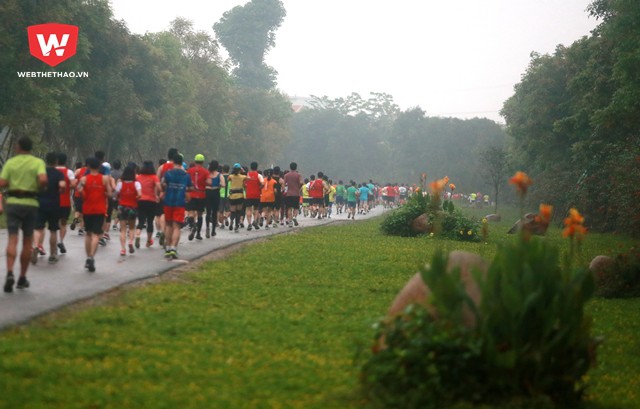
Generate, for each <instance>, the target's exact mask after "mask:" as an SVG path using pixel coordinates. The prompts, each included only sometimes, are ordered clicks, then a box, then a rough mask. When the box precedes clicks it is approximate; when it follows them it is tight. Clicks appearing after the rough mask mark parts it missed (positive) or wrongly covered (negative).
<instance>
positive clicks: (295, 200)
mask: <svg viewBox="0 0 640 409" xmlns="http://www.w3.org/2000/svg"><path fill="white" fill-rule="evenodd" d="M284 204H285V206H287V208H288V209H289V208H291V209H297V208H298V207H300V196H285V197H284Z"/></svg>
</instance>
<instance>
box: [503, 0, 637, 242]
mask: <svg viewBox="0 0 640 409" xmlns="http://www.w3.org/2000/svg"><path fill="white" fill-rule="evenodd" d="M589 12H590V13H591V15H592V16H594V17H596V18H598V19H600V21H601V23H600V25H599V26H598V27H597V28H596V29H595V30H594V31H593V32H592V34H591V35H590V36H588V37H584V38H582V39H580V40H578V41H576V42H574V43H573V44H571V45H570V46H566V47H565V46H562V45H560V46H558V47H557V48H556V50H555V53H553V54H552V55H540V54H532V59H531V62H530V65H529V67H528V68H527V71H526V72H525V74H524V75H523V76H522V81H521V82H520V83H519V84H517V85H516V87H515V94H514V95H513V96H512V97H511V98H509V99H508V100H507V101H506V102H505V103H504V107H503V109H502V114H503V116H504V117H505V120H506V123H507V131H508V133H509V134H510V135H511V136H512V137H513V139H512V141H511V146H510V150H509V156H510V158H511V165H512V166H514V167H518V168H519V169H525V170H527V173H528V174H529V175H530V176H531V177H532V178H534V179H535V180H536V181H540V182H539V183H538V182H537V183H536V186H534V188H533V189H532V190H531V192H530V195H529V200H530V201H531V203H540V202H542V201H544V202H545V203H551V204H553V205H554V206H555V208H556V209H561V211H567V210H568V209H569V208H570V207H576V206H577V207H579V208H580V209H581V210H582V211H583V213H584V214H585V217H586V219H587V223H588V225H589V227H590V229H591V230H598V231H620V232H625V233H629V234H634V235H638V234H640V201H639V200H638V197H637V195H636V194H635V192H637V180H638V178H639V177H640V167H639V166H638V158H639V157H640V126H639V125H638V121H637V118H638V116H640V102H639V101H640V97H639V96H640V95H639V94H638V90H639V89H640V76H638V75H637V72H638V71H637V66H638V64H640V26H639V25H638V24H636V22H637V21H639V20H640V7H639V6H638V2H635V1H632V0H595V1H593V2H592V4H591V5H590V7H589Z"/></svg>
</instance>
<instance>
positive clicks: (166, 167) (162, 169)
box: [156, 148, 178, 246]
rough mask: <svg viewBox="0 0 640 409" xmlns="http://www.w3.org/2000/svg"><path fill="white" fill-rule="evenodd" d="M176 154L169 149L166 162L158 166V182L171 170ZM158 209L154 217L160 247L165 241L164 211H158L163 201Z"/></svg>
mask: <svg viewBox="0 0 640 409" xmlns="http://www.w3.org/2000/svg"><path fill="white" fill-rule="evenodd" d="M177 154H178V150H177V149H176V148H170V149H169V151H168V152H167V158H168V160H167V161H166V162H165V163H163V164H162V165H160V166H158V172H157V173H156V176H158V180H160V181H162V178H163V177H164V174H165V173H167V172H168V171H170V170H171V169H173V156H174V155H177ZM158 207H159V209H158V213H156V216H157V220H156V227H157V228H158V232H159V233H160V237H159V241H160V245H161V246H164V241H165V233H164V231H165V220H164V210H163V211H162V212H160V211H159V210H160V209H164V203H163V200H160V203H159V206H158Z"/></svg>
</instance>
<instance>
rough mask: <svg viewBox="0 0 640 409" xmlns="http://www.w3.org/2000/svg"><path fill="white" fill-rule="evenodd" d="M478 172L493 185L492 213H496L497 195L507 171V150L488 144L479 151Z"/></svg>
mask: <svg viewBox="0 0 640 409" xmlns="http://www.w3.org/2000/svg"><path fill="white" fill-rule="evenodd" d="M479 156H480V172H481V173H482V175H483V176H484V177H485V178H486V179H487V183H488V184H490V185H491V187H493V198H494V201H495V207H494V209H493V212H494V213H498V195H499V193H500V189H501V188H502V186H503V185H504V182H505V178H506V172H507V152H506V151H505V150H504V149H503V148H501V147H496V146H490V147H488V148H487V149H485V150H483V151H481V152H480V155H479Z"/></svg>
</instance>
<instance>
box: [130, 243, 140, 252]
mask: <svg viewBox="0 0 640 409" xmlns="http://www.w3.org/2000/svg"><path fill="white" fill-rule="evenodd" d="M138 248H140V247H138ZM135 252H136V250H135V249H134V248H133V244H131V243H129V254H133V253H135Z"/></svg>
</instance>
